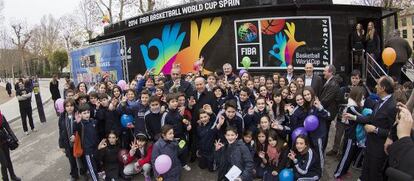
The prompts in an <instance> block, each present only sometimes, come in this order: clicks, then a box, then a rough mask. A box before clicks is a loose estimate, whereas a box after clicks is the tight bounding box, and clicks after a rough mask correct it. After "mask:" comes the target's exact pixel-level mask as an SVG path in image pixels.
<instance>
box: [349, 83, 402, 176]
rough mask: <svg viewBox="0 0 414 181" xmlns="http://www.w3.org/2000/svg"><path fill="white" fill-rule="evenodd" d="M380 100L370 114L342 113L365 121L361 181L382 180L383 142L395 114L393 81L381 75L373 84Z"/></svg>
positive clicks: (352, 118) (385, 156)
mask: <svg viewBox="0 0 414 181" xmlns="http://www.w3.org/2000/svg"><path fill="white" fill-rule="evenodd" d="M375 88H376V91H377V94H378V96H379V97H380V98H381V100H380V101H379V102H378V103H377V104H376V105H375V107H374V111H373V113H372V115H371V116H369V117H364V116H359V115H350V114H344V118H345V119H350V120H355V119H356V120H357V121H358V122H365V123H367V124H365V126H364V128H365V131H366V133H367V141H366V154H365V158H364V163H363V170H362V176H361V180H362V181H370V180H375V181H382V180H384V176H385V175H384V167H385V160H386V158H387V155H386V154H385V151H384V143H385V140H386V139H387V136H388V134H389V132H390V130H391V128H392V126H393V124H394V122H395V117H396V114H397V109H396V101H395V98H394V97H393V96H392V94H393V93H394V81H393V80H392V79H391V78H390V77H387V76H382V77H381V78H380V79H379V80H378V83H377V85H376V86H375Z"/></svg>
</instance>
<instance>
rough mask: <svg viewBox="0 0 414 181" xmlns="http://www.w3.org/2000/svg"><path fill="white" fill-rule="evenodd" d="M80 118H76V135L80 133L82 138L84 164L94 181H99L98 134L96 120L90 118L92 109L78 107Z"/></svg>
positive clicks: (84, 105)
mask: <svg viewBox="0 0 414 181" xmlns="http://www.w3.org/2000/svg"><path fill="white" fill-rule="evenodd" d="M78 112H79V114H80V115H79V116H76V123H75V124H74V133H75V131H77V132H78V134H79V136H80V137H81V142H82V148H83V155H84V158H85V160H84V164H85V168H88V170H89V173H90V176H91V178H92V180H93V181H98V173H97V169H96V168H97V163H96V161H95V159H96V158H95V155H96V152H97V148H98V142H99V141H98V132H97V131H96V120H94V119H92V118H90V107H89V105H88V104H82V105H80V106H79V107H78Z"/></svg>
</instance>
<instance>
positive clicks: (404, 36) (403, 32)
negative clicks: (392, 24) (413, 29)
mask: <svg viewBox="0 0 414 181" xmlns="http://www.w3.org/2000/svg"><path fill="white" fill-rule="evenodd" d="M402 37H403V38H407V30H402Z"/></svg>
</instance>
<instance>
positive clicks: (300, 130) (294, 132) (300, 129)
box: [292, 127, 308, 142]
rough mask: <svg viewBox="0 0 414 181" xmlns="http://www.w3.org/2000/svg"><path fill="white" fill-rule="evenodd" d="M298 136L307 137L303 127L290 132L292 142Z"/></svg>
mask: <svg viewBox="0 0 414 181" xmlns="http://www.w3.org/2000/svg"><path fill="white" fill-rule="evenodd" d="M299 135H305V136H307V135H308V132H307V131H306V130H305V128H304V127H299V128H296V129H295V130H293V132H292V142H295V140H296V137H298V136H299Z"/></svg>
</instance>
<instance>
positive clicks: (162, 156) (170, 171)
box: [151, 124, 181, 181]
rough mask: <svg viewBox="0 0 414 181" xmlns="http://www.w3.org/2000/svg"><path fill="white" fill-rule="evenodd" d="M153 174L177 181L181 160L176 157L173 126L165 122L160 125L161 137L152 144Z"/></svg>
mask: <svg viewBox="0 0 414 181" xmlns="http://www.w3.org/2000/svg"><path fill="white" fill-rule="evenodd" d="M151 165H153V166H154V176H155V178H157V179H159V178H162V179H163V180H168V181H179V180H180V176H181V162H180V160H179V159H178V143H177V141H175V140H174V127H173V126H172V125H169V124H166V125H164V126H162V127H161V138H159V139H158V141H157V142H156V143H155V144H154V146H153V149H152V155H151Z"/></svg>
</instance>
